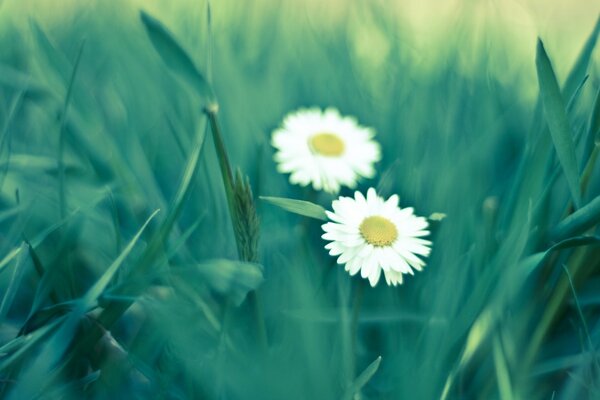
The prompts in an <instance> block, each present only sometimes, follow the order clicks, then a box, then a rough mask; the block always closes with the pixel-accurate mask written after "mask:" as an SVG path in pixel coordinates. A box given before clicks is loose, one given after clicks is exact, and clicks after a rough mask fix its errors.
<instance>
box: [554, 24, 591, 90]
mask: <svg viewBox="0 0 600 400" xmlns="http://www.w3.org/2000/svg"><path fill="white" fill-rule="evenodd" d="M599 34H600V17H599V18H598V19H597V20H596V25H595V26H594V29H593V30H592V33H591V34H590V36H589V37H588V39H587V41H586V42H585V45H584V46H583V49H582V50H581V53H580V54H579V57H578V58H577V61H575V65H573V68H572V69H571V72H570V73H569V76H568V77H567V80H566V81H565V85H564V88H563V94H564V96H565V98H569V97H571V95H573V93H575V90H576V88H577V86H578V84H579V82H581V81H582V80H583V77H584V76H585V75H586V73H587V69H588V66H589V64H590V60H591V58H592V53H593V51H594V47H596V42H597V41H598V35H599Z"/></svg>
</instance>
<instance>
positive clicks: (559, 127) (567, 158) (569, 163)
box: [536, 39, 581, 208]
mask: <svg viewBox="0 0 600 400" xmlns="http://www.w3.org/2000/svg"><path fill="white" fill-rule="evenodd" d="M536 67H537V74H538V81H539V85H540V96H541V99H542V104H543V105H544V111H545V115H546V122H547V123H548V129H549V131H550V136H551V137H552V141H553V142H554V148H555V149H556V154H557V155H558V159H559V161H560V164H561V166H562V169H563V172H564V174H565V177H566V179H567V183H568V185H569V189H570V191H571V196H572V198H573V202H574V204H575V206H576V207H577V208H579V207H580V205H581V191H580V186H579V170H578V168H579V167H578V163H577V156H576V154H575V144H574V143H573V135H572V133H571V128H570V126H569V121H568V119H567V113H566V108H565V104H564V100H563V97H562V95H561V93H560V89H559V87H558V82H557V80H556V75H555V74H554V70H553V68H552V64H551V63H550V59H549V58H548V55H547V54H546V50H545V49H544V44H543V43H542V41H541V40H539V39H538V44H537V54H536Z"/></svg>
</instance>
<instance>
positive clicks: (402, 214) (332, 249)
mask: <svg viewBox="0 0 600 400" xmlns="http://www.w3.org/2000/svg"><path fill="white" fill-rule="evenodd" d="M398 201H399V198H398V196H397V195H393V196H391V197H390V198H389V199H387V200H384V199H383V198H381V197H379V196H378V195H377V193H376V192H375V189H373V188H370V189H369V190H368V191H367V197H366V198H365V197H364V196H363V195H362V193H360V192H356V193H355V194H354V198H352V197H340V198H339V199H338V200H334V201H333V203H332V207H333V212H330V211H327V217H328V218H329V219H330V220H331V221H332V222H328V223H326V224H324V225H323V230H324V231H325V234H323V236H322V237H323V239H326V240H329V241H330V243H328V244H327V245H326V246H325V248H326V249H327V250H329V254H330V255H332V256H339V257H338V259H337V262H338V264H345V269H346V271H348V272H349V273H350V275H352V276H354V275H356V274H357V273H358V271H360V275H361V276H362V277H363V278H368V279H369V283H370V284H371V286H375V285H376V284H377V282H378V281H379V277H380V276H381V271H383V275H384V276H385V281H386V282H387V284H388V285H393V286H396V285H398V284H402V275H403V274H411V275H412V274H413V269H416V270H418V271H420V270H421V269H422V268H423V267H424V266H425V262H424V261H423V260H422V258H421V257H427V256H428V255H429V253H430V252H431V242H430V241H429V240H425V239H423V237H425V236H427V235H429V231H428V230H427V227H428V226H429V223H428V222H427V219H425V218H424V217H418V216H416V215H414V214H413V209H412V207H409V208H400V207H399V206H398Z"/></svg>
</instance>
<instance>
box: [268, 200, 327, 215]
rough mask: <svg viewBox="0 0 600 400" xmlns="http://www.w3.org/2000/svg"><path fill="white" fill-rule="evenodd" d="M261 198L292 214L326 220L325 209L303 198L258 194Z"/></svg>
mask: <svg viewBox="0 0 600 400" xmlns="http://www.w3.org/2000/svg"><path fill="white" fill-rule="evenodd" d="M259 198H260V199H261V200H264V201H266V202H267V203H270V204H273V205H275V206H277V207H279V208H282V209H284V210H286V211H289V212H291V213H294V214H298V215H302V216H305V217H309V218H314V219H320V220H321V221H327V214H326V213H325V209H324V208H323V207H321V206H320V205H318V204H314V203H311V202H310V201H305V200H294V199H285V198H283V197H270V196H260V197H259Z"/></svg>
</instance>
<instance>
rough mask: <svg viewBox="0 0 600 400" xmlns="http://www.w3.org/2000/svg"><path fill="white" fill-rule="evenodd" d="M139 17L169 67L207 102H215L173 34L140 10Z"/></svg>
mask: <svg viewBox="0 0 600 400" xmlns="http://www.w3.org/2000/svg"><path fill="white" fill-rule="evenodd" d="M140 18H141V19H142V23H143V24H144V27H145V28H146V32H147V33H148V36H149V37H150V41H151V42H152V45H153V46H154V48H155V49H156V51H157V52H158V54H159V55H160V57H161V58H162V60H163V61H164V63H165V64H166V65H167V67H169V69H170V70H171V71H172V72H174V73H176V74H178V75H179V76H180V77H181V78H183V79H184V80H185V81H186V82H187V83H188V84H190V85H192V87H194V88H195V89H196V90H197V91H198V93H199V94H200V95H201V96H202V97H204V98H206V100H207V101H208V102H209V103H216V100H215V96H214V93H213V91H212V89H211V87H210V85H209V84H208V82H207V81H206V79H204V76H202V74H201V73H200V72H199V71H198V69H197V68H196V66H195V65H194V62H193V61H192V59H191V58H190V56H189V55H188V54H187V53H186V51H185V50H184V49H183V47H182V46H180V45H179V43H177V41H176V40H175V39H174V37H173V35H172V34H171V33H170V32H169V31H168V30H167V28H165V26H164V25H163V24H162V23H160V22H159V21H158V20H157V19H155V18H154V17H151V16H150V15H148V14H146V13H145V12H143V11H141V12H140Z"/></svg>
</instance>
